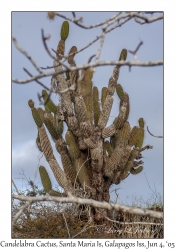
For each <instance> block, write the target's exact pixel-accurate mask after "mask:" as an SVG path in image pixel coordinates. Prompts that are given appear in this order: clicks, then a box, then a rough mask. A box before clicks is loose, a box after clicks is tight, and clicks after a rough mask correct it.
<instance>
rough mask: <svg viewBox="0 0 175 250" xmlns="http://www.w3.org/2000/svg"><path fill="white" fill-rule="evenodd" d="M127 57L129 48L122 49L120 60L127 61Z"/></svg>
mask: <svg viewBox="0 0 175 250" xmlns="http://www.w3.org/2000/svg"><path fill="white" fill-rule="evenodd" d="M126 58H127V50H126V49H122V51H121V53H120V57H119V61H126Z"/></svg>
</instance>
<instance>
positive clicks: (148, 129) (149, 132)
mask: <svg viewBox="0 0 175 250" xmlns="http://www.w3.org/2000/svg"><path fill="white" fill-rule="evenodd" d="M147 131H148V133H149V134H150V135H152V136H153V137H156V138H163V136H156V135H153V134H152V133H151V132H150V131H149V129H148V126H147Z"/></svg>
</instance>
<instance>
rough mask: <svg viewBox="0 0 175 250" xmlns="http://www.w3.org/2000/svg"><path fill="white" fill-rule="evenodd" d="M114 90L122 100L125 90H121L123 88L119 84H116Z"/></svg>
mask: <svg viewBox="0 0 175 250" xmlns="http://www.w3.org/2000/svg"><path fill="white" fill-rule="evenodd" d="M116 92H117V95H118V97H119V98H120V100H124V97H125V92H124V91H123V88H122V86H121V85H120V84H117V85H116Z"/></svg>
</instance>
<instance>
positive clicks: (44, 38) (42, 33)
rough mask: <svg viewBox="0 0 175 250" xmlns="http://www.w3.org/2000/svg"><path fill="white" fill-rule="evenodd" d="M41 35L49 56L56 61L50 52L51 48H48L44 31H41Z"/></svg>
mask: <svg viewBox="0 0 175 250" xmlns="http://www.w3.org/2000/svg"><path fill="white" fill-rule="evenodd" d="M41 35H42V41H43V44H44V47H45V49H46V51H47V53H48V54H49V56H50V57H51V58H52V59H55V57H54V56H53V55H52V53H51V52H50V50H49V48H48V47H47V44H46V39H47V38H46V37H45V36H44V30H43V29H42V30H41Z"/></svg>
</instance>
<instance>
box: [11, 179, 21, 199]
mask: <svg viewBox="0 0 175 250" xmlns="http://www.w3.org/2000/svg"><path fill="white" fill-rule="evenodd" d="M12 183H13V185H14V187H15V189H16V192H17V194H18V195H20V192H19V191H18V188H17V186H16V184H15V182H14V180H13V179H12Z"/></svg>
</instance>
